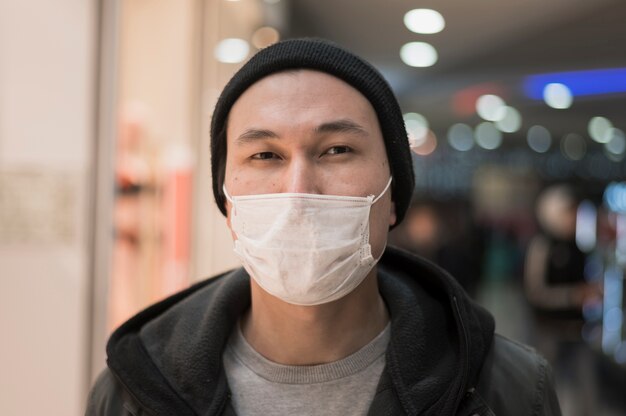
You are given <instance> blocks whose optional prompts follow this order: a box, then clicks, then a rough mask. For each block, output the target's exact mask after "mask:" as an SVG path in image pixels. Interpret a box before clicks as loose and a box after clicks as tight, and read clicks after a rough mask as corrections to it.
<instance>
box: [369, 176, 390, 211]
mask: <svg viewBox="0 0 626 416" xmlns="http://www.w3.org/2000/svg"><path fill="white" fill-rule="evenodd" d="M392 180H393V176H390V177H389V182H387V186H385V189H383V191H382V192H381V193H380V194H379V195H378V196H377V197H376V198H374V200H372V204H375V203H376V201H378V200H379V199H380V198H382V196H383V195H385V192H387V190H388V189H389V187H390V186H391V181H392Z"/></svg>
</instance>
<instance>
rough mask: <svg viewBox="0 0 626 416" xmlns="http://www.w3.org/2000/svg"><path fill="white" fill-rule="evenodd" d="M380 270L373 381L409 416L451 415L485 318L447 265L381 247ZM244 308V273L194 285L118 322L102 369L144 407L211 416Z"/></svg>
mask: <svg viewBox="0 0 626 416" xmlns="http://www.w3.org/2000/svg"><path fill="white" fill-rule="evenodd" d="M378 275H379V287H380V292H381V295H382V296H383V298H384V300H385V302H386V304H387V307H388V309H389V312H390V315H391V341H390V343H389V347H388V350H387V354H386V360H387V364H386V368H385V372H384V373H383V377H381V380H383V379H385V380H390V383H391V384H392V386H393V390H394V391H395V393H396V395H397V398H398V400H399V402H400V404H401V407H402V408H403V410H404V411H405V412H406V413H407V414H410V415H417V414H424V415H453V414H454V413H455V410H456V408H457V407H458V404H459V402H460V401H461V399H462V398H463V396H464V394H465V392H466V391H467V390H468V389H469V388H471V387H473V386H474V384H475V382H476V380H477V378H478V374H479V371H480V368H481V366H482V363H483V361H484V357H485V356H486V354H487V352H488V350H489V348H490V345H491V342H492V338H493V330H494V321H493V318H492V317H491V315H490V314H489V313H488V312H487V311H485V310H484V309H482V308H481V307H480V306H478V305H476V304H475V303H474V302H472V301H471V300H470V299H469V298H468V297H467V295H466V294H465V292H464V291H463V289H462V288H461V287H460V286H459V285H458V284H457V283H456V281H455V280H454V279H453V278H452V277H451V276H449V275H448V274H447V273H446V272H445V271H443V270H442V269H440V268H438V267H437V266H435V265H433V264H431V263H429V262H427V261H426V260H423V259H421V258H418V257H416V256H414V255H411V254H409V253H407V252H404V251H401V250H398V249H395V248H392V247H388V248H387V250H386V251H385V254H384V255H383V257H382V259H381V261H380V263H379V266H378ZM249 304H250V281H249V277H248V275H247V274H246V272H245V271H244V270H243V269H238V270H235V271H233V272H229V273H225V274H222V275H219V276H217V277H215V278H212V279H209V280H206V281H203V282H200V283H198V284H196V285H194V286H191V287H190V288H188V289H186V290H184V291H182V292H179V293H177V294H175V295H173V296H171V297H169V298H167V299H165V300H163V301H161V302H159V303H157V304H155V305H153V306H151V307H149V308H147V309H145V310H144V311H142V312H140V313H139V314H137V315H136V316H135V317H133V318H132V319H130V320H129V321H127V322H126V323H125V324H123V325H122V326H121V327H119V328H118V329H117V330H116V331H115V332H114V333H113V335H112V336H111V338H110V339H109V342H108V344H107V356H108V359H107V363H108V366H109V368H110V369H111V371H112V372H113V374H114V375H115V376H116V378H117V379H118V381H119V382H120V383H121V384H122V385H123V386H124V388H125V389H126V391H127V392H128V393H129V394H130V395H131V396H133V397H134V398H135V399H136V400H137V401H138V402H139V403H140V404H141V405H142V406H144V407H145V408H146V410H148V411H149V412H151V413H154V414H159V415H160V414H176V415H181V416H184V415H213V414H219V413H220V412H221V410H222V409H223V407H224V406H225V404H226V402H227V396H228V386H227V382H226V376H225V374H224V369H223V366H222V351H223V350H224V348H225V346H226V342H227V340H228V337H229V335H230V332H231V330H232V328H233V327H234V325H235V324H236V322H237V321H238V319H239V317H240V316H241V315H242V314H243V313H244V312H245V310H246V309H247V308H248V307H249ZM381 383H382V381H381ZM375 400H376V399H375Z"/></svg>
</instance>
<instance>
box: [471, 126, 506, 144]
mask: <svg viewBox="0 0 626 416" xmlns="http://www.w3.org/2000/svg"><path fill="white" fill-rule="evenodd" d="M474 135H475V137H476V143H478V145H479V146H480V147H482V148H483V149H487V150H494V149H497V148H498V147H500V145H501V144H502V132H501V131H500V130H498V129H497V128H496V126H495V125H494V124H493V123H490V122H488V121H485V122H483V123H480V124H479V125H478V126H476V130H475V132H474Z"/></svg>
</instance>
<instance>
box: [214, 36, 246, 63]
mask: <svg viewBox="0 0 626 416" xmlns="http://www.w3.org/2000/svg"><path fill="white" fill-rule="evenodd" d="M248 53H250V45H248V42H246V41H245V40H243V39H237V38H227V39H222V40H221V41H220V42H219V43H218V44H217V46H216V47H215V50H214V54H215V58H216V59H217V60H218V61H220V62H223V63H227V64H238V63H240V62H243V61H244V60H245V59H246V58H247V57H248Z"/></svg>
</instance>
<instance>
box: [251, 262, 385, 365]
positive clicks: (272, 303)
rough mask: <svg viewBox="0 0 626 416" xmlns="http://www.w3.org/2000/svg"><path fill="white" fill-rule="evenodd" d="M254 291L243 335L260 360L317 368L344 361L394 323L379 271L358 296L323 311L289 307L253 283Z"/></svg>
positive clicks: (360, 288) (321, 308)
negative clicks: (387, 305) (388, 308)
mask: <svg viewBox="0 0 626 416" xmlns="http://www.w3.org/2000/svg"><path fill="white" fill-rule="evenodd" d="M251 287H252V306H251V307H250V310H249V311H248V312H247V314H246V315H245V317H244V319H243V320H242V324H241V329H242V332H243V335H244V337H245V338H246V340H247V341H248V343H249V344H250V345H251V346H252V347H253V348H254V349H255V350H256V351H257V352H258V353H259V354H261V355H263V356H264V357H265V358H267V359H269V360H271V361H274V362H276V363H280V364H285V365H315V364H323V363H329V362H333V361H337V360H340V359H342V358H345V357H347V356H348V355H350V354H352V353H354V352H356V351H358V350H359V349H360V348H362V347H363V346H365V345H367V344H368V343H369V342H370V341H371V340H373V339H374V338H375V337H376V336H377V335H378V334H379V333H380V332H381V331H382V330H383V329H384V328H385V326H386V325H387V323H388V322H389V314H388V312H387V308H386V306H385V303H384V301H383V299H382V297H381V296H380V293H379V292H378V282H377V279H376V268H374V269H373V270H372V271H371V272H370V274H369V275H368V276H367V277H366V278H365V280H364V281H363V283H361V284H360V285H359V286H358V287H357V288H356V289H355V290H354V291H353V292H352V293H350V294H348V295H346V296H345V297H343V298H341V299H338V300H336V301H333V302H329V303H327V304H323V305H316V306H299V305H292V304H289V303H286V302H283V301H281V300H280V299H278V298H276V297H274V296H272V295H270V294H268V293H267V292H265V291H264V290H263V289H261V288H260V287H259V286H258V285H257V284H256V282H255V281H254V280H253V279H251Z"/></svg>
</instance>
